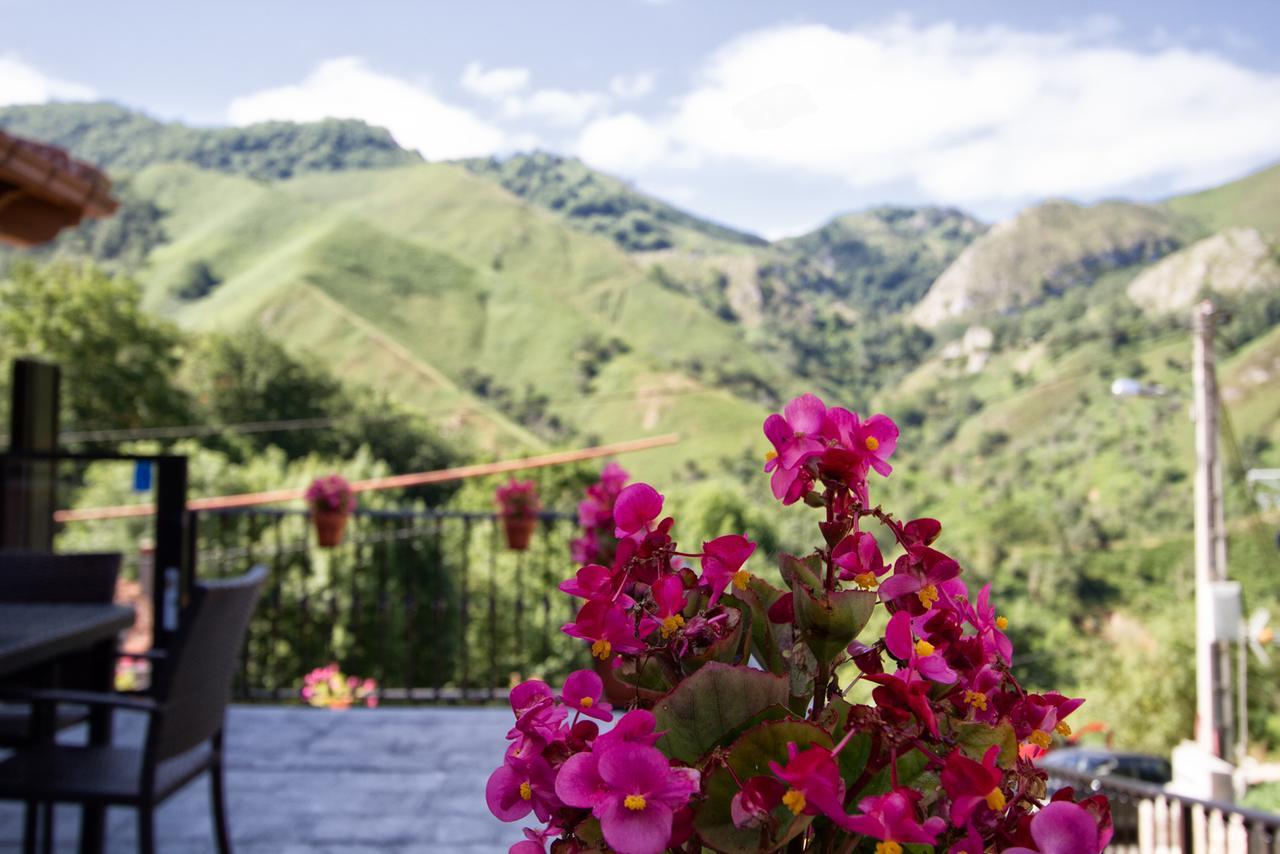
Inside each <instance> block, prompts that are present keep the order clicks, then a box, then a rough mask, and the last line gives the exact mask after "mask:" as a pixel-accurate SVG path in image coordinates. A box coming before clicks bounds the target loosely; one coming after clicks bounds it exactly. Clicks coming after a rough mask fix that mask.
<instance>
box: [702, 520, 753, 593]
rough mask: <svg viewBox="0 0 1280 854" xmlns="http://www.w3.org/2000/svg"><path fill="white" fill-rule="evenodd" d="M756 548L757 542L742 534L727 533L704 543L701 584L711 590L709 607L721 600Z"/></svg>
mask: <svg viewBox="0 0 1280 854" xmlns="http://www.w3.org/2000/svg"><path fill="white" fill-rule="evenodd" d="M755 550H756V544H755V543H753V542H751V541H750V540H748V539H747V538H746V537H744V536H742V535H741V534H727V535H725V536H723V537H716V538H715V539H714V540H711V541H710V542H706V543H703V544H702V561H701V562H702V579H701V584H702V586H703V587H706V588H707V589H708V590H709V591H710V592H711V598H710V599H709V600H708V602H707V606H708V607H710V606H712V605H714V604H716V602H717V601H719V599H720V596H721V595H722V594H723V593H724V589H725V587H727V586H728V585H729V582H730V581H732V580H733V577H734V575H736V574H737V573H738V571H739V570H741V569H742V565H743V564H744V563H746V562H747V559H748V558H750V557H751V555H752V554H754V553H755Z"/></svg>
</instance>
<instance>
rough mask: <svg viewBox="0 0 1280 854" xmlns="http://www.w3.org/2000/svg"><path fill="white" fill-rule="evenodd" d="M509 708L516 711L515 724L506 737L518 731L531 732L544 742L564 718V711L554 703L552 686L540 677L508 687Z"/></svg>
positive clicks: (519, 733)
mask: <svg viewBox="0 0 1280 854" xmlns="http://www.w3.org/2000/svg"><path fill="white" fill-rule="evenodd" d="M508 699H509V700H510V701H511V710H512V711H513V712H515V716H516V725H515V727H513V728H512V729H511V731H510V732H508V733H507V738H509V739H515V738H519V737H521V735H526V736H534V737H536V738H538V739H540V740H541V741H543V742H548V741H551V740H552V739H553V738H554V737H555V733H556V730H557V729H559V727H560V722H561V721H563V720H564V717H565V711H564V709H563V708H561V707H560V706H558V705H556V702H555V697H554V696H553V695H552V693H551V688H550V687H548V686H547V683H546V682H543V681H542V680H541V679H530V680H528V681H527V682H522V683H520V684H519V685H517V686H516V687H514V688H512V689H511V693H510V695H509V697H508Z"/></svg>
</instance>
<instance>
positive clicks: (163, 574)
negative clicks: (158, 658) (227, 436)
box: [151, 456, 195, 649]
mask: <svg viewBox="0 0 1280 854" xmlns="http://www.w3.org/2000/svg"><path fill="white" fill-rule="evenodd" d="M155 463H156V515H155V520H156V549H155V563H154V567H155V568H154V572H155V578H154V583H153V585H152V599H151V607H152V617H153V620H154V628H153V630H152V633H153V636H154V644H155V646H157V647H160V648H162V649H163V648H165V647H167V646H168V645H169V643H170V641H172V639H173V634H174V632H176V631H177V630H178V619H179V615H180V614H181V611H182V608H183V607H185V605H186V604H187V599H188V597H189V596H190V595H191V583H192V581H193V580H194V575H195V549H194V547H195V530H194V528H195V520H194V514H192V513H188V512H187V458H186V457H174V456H166V457H157V458H156V461H155Z"/></svg>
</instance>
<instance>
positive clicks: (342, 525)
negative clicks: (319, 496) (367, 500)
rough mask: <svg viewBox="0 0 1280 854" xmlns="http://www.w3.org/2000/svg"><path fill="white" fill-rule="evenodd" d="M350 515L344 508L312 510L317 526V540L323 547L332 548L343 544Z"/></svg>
mask: <svg viewBox="0 0 1280 854" xmlns="http://www.w3.org/2000/svg"><path fill="white" fill-rule="evenodd" d="M350 515H351V514H350V513H347V512H345V511H343V510H321V509H319V508H313V509H312V510H311V520H312V522H314V523H315V526H316V540H317V542H319V543H320V546H321V548H326V549H331V548H333V547H334V546H338V545H341V544H342V535H343V533H344V532H345V531H346V530H347V519H348V518H349V517H350Z"/></svg>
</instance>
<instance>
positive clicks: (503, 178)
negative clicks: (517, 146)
mask: <svg viewBox="0 0 1280 854" xmlns="http://www.w3.org/2000/svg"><path fill="white" fill-rule="evenodd" d="M464 165H465V166H466V167H467V168H468V169H470V170H471V171H472V172H474V173H476V174H477V175H483V176H486V177H489V178H492V179H494V180H496V181H498V182H499V183H500V184H502V186H503V187H506V188H507V189H508V190H510V191H511V192H513V193H515V194H516V195H517V196H520V197H521V198H524V199H528V200H529V201H530V202H533V203H534V204H536V205H540V206H542V207H545V208H548V209H549V210H553V211H555V212H557V213H559V214H561V215H562V216H564V217H565V219H566V221H567V222H569V224H570V225H572V226H574V227H575V228H579V229H582V230H583V231H586V232H589V233H592V234H600V235H603V236H605V237H608V238H609V239H610V240H613V241H614V242H615V243H617V244H618V245H619V246H621V247H622V248H623V249H626V250H628V251H633V252H638V251H645V250H654V249H670V248H671V247H673V246H683V245H689V244H691V243H693V244H696V243H699V242H703V241H705V240H707V239H710V240H714V241H723V242H726V243H735V244H742V245H746V246H761V245H763V244H764V241H763V240H761V239H760V238H758V237H755V236H754V235H750V234H745V233H743V232H741V231H735V230H733V229H731V228H726V227H724V226H721V225H716V224H715V223H711V222H707V221H706V220H703V219H699V218H697V217H695V216H691V215H689V214H687V213H685V212H684V211H682V210H680V209H678V208H674V207H672V206H671V205H668V204H666V203H665V202H661V201H659V200H657V199H654V198H652V197H650V196H646V195H644V194H642V193H639V192H636V191H635V190H634V189H632V188H631V187H629V186H627V184H626V183H624V182H622V181H619V180H618V179H616V178H611V177H609V176H608V175H603V174H601V173H599V172H595V171H593V170H591V169H589V168H587V166H586V165H584V164H583V163H582V161H581V160H578V159H576V158H570V157H560V156H559V155H556V154H549V153H547V152H541V151H540V152H535V153H533V154H520V155H515V156H513V157H508V158H506V159H505V160H500V159H498V158H496V157H490V158H476V159H474V160H467V161H464Z"/></svg>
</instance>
